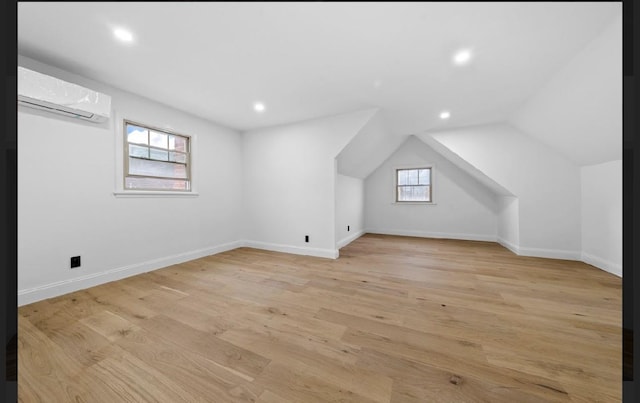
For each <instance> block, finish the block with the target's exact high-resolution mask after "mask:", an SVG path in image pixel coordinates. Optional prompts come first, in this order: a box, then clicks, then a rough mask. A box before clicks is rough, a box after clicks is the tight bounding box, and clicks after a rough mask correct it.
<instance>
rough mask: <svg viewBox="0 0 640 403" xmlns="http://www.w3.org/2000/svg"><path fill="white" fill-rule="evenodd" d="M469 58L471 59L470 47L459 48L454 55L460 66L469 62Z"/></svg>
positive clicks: (454, 60) (455, 61)
mask: <svg viewBox="0 0 640 403" xmlns="http://www.w3.org/2000/svg"><path fill="white" fill-rule="evenodd" d="M469 60H471V50H469V49H462V50H459V51H458V52H456V54H455V55H453V62H454V63H455V64H457V65H458V66H462V65H463V64H467V63H469Z"/></svg>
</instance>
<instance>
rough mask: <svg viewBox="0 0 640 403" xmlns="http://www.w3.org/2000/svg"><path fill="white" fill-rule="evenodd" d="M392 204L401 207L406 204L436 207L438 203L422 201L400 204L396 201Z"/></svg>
mask: <svg viewBox="0 0 640 403" xmlns="http://www.w3.org/2000/svg"><path fill="white" fill-rule="evenodd" d="M391 204H397V205H399V206H402V205H405V204H422V205H426V206H435V205H437V204H438V203H434V202H421V201H406V202H398V201H394V202H391Z"/></svg>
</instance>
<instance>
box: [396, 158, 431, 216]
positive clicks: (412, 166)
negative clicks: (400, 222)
mask: <svg viewBox="0 0 640 403" xmlns="http://www.w3.org/2000/svg"><path fill="white" fill-rule="evenodd" d="M418 168H429V169H431V201H397V200H396V191H397V190H396V186H397V185H398V184H397V181H398V177H397V173H396V172H397V170H398V169H418ZM392 169H393V171H392V173H391V182H392V183H391V204H394V205H396V206H406V205H409V206H410V205H421V206H435V205H437V203H436V202H435V199H436V197H435V192H434V191H433V190H434V189H435V188H436V174H435V173H436V164H427V163H424V164H423V163H420V164H409V165H396V166H393V167H392Z"/></svg>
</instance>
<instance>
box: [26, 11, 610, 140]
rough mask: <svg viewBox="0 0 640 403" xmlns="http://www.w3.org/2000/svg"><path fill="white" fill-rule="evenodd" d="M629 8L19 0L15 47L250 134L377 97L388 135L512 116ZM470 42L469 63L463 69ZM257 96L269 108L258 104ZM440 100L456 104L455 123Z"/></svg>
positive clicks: (368, 103)
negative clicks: (123, 36) (125, 37)
mask: <svg viewBox="0 0 640 403" xmlns="http://www.w3.org/2000/svg"><path fill="white" fill-rule="evenodd" d="M620 9H621V5H620V3H615V2H504V3H500V2H482V3H468V2H467V3H464V2H416V3H411V2H387V3H374V2H371V3H353V2H311V3H278V2H271V3H234V2H221V3H217V2H163V3H146V2H79V3H65V2H54V3H47V2H19V3H18V52H19V53H20V54H22V55H24V56H27V57H30V58H32V59H35V60H38V61H41V62H44V63H47V64H50V65H53V66H55V67H59V68H62V69H65V70H68V71H70V72H73V73H76V74H79V75H81V76H85V77H87V78H90V79H93V80H96V81H100V82H104V83H107V84H110V85H113V86H116V87H119V88H122V89H124V90H127V91H130V92H134V93H137V94H139V95H142V96H145V97H148V98H150V99H153V100H155V101H158V102H162V103H164V104H167V105H170V106H172V107H174V108H177V109H181V110H185V111H188V112H190V113H193V114H195V115H198V116H201V117H204V118H206V119H209V120H212V121H214V122H217V123H220V124H223V125H226V126H228V127H231V128H234V129H237V130H241V131H244V130H249V129H257V128H264V127H267V126H274V125H281V124H288V123H292V122H298V121H303V120H308V119H312V118H317V117H323V116H330V115H336V114H341V113H347V112H353V111H358V110H364V109H368V108H379V109H380V110H381V116H382V117H383V118H384V120H385V121H386V124H387V125H388V130H389V131H390V133H391V134H397V135H408V134H415V133H421V132H424V131H426V130H430V129H436V128H440V127H443V126H446V127H450V128H451V127H459V126H466V125H470V124H480V123H485V122H491V121H499V120H504V119H506V118H507V117H508V116H510V114H511V113H512V112H513V111H514V110H516V109H517V108H518V107H520V106H521V105H522V103H523V102H525V101H526V100H527V99H528V98H529V97H531V96H532V95H533V94H534V93H535V92H536V91H537V90H538V89H539V88H540V87H541V86H543V85H544V84H545V83H546V82H547V81H548V80H549V78H550V77H551V76H552V75H553V74H554V73H555V72H556V71H558V69H560V68H561V67H562V66H564V65H566V63H567V62H568V61H569V60H570V59H571V58H572V57H573V56H574V55H575V54H576V53H577V52H578V51H580V50H581V49H583V48H584V47H585V46H586V45H587V43H589V41H591V40H592V39H593V38H594V37H595V36H596V35H597V34H598V33H599V32H600V31H601V30H602V29H603V28H604V27H605V26H606V25H607V24H610V22H611V21H612V20H613V18H614V17H616V16H617V15H619V14H620ZM118 26H122V27H126V28H128V29H130V30H131V31H132V33H133V36H134V41H133V42H132V43H131V44H122V43H120V42H117V41H116V40H115V39H114V35H113V32H112V29H113V28H115V27H118ZM462 47H465V48H471V49H472V52H473V55H474V57H473V59H472V62H471V63H470V64H469V65H466V66H454V65H453V64H452V62H451V58H452V55H453V53H454V52H455V51H456V50H458V49H460V48H462ZM255 101H262V102H264V103H265V105H266V111H265V112H263V113H261V114H258V113H255V112H254V111H253V109H252V105H253V103H254V102H255ZM442 109H449V110H451V113H452V116H451V119H449V121H448V122H446V123H443V122H442V121H440V119H439V118H438V114H439V113H440V111H441V110H442ZM560 123H561V122H560ZM565 126H566V125H565ZM534 131H535V132H538V131H539V130H537V129H536V130H534Z"/></svg>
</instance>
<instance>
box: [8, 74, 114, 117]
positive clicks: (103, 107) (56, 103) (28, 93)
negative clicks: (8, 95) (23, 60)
mask: <svg viewBox="0 0 640 403" xmlns="http://www.w3.org/2000/svg"><path fill="white" fill-rule="evenodd" d="M18 104H19V105H22V106H26V107H29V108H35V109H40V110H44V111H48V112H52V113H56V114H60V115H64V116H68V117H73V118H78V119H82V120H86V121H89V122H96V123H99V122H105V121H107V120H108V119H109V117H110V116H111V97H110V96H109V95H105V94H101V93H99V92H97V91H93V90H90V89H88V88H84V87H81V86H79V85H76V84H73V83H69V82H66V81H63V80H60V79H57V78H55V77H50V76H48V75H46V74H41V73H38V72H35V71H32V70H29V69H26V68H24V67H20V66H18Z"/></svg>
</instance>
